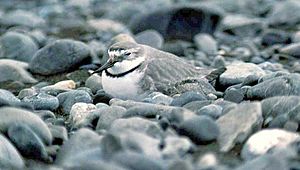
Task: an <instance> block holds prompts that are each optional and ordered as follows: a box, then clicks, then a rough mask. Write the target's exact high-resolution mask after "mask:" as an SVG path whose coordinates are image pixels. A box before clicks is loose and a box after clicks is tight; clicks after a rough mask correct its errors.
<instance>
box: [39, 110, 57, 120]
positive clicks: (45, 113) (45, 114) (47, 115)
mask: <svg viewBox="0 0 300 170" xmlns="http://www.w3.org/2000/svg"><path fill="white" fill-rule="evenodd" d="M34 113H35V114H36V115H38V116H39V117H40V118H41V119H42V120H44V121H45V120H47V119H56V116H55V114H54V113H53V112H52V111H50V110H37V111H35V112H34Z"/></svg>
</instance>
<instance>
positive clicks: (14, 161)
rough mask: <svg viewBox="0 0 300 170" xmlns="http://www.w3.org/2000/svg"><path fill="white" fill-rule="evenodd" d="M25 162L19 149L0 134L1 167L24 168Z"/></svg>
mask: <svg viewBox="0 0 300 170" xmlns="http://www.w3.org/2000/svg"><path fill="white" fill-rule="evenodd" d="M24 167H25V163H24V161H23V159H22V157H21V155H20V154H19V152H18V151H17V149H16V148H15V147H14V146H13V145H12V144H11V143H10V142H9V140H8V139H7V138H6V137H4V136H3V135H2V134H0V168H1V169H24Z"/></svg>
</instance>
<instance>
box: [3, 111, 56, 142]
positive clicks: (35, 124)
mask: <svg viewBox="0 0 300 170" xmlns="http://www.w3.org/2000/svg"><path fill="white" fill-rule="evenodd" d="M13 123H23V124H26V125H28V126H29V127H30V128H31V129H32V130H33V131H34V132H35V133H36V134H37V135H38V136H39V137H40V138H41V139H42V140H43V142H44V143H45V144H47V145H49V144H51V143H52V135H51V132H50V130H49V128H48V126H47V125H46V123H45V122H43V120H42V119H41V118H40V117H39V116H37V115H36V114H34V113H32V112H30V111H27V110H23V109H19V108H13V107H1V108H0V131H1V132H2V133H6V132H7V130H8V128H9V127H10V126H11V125H12V124H13Z"/></svg>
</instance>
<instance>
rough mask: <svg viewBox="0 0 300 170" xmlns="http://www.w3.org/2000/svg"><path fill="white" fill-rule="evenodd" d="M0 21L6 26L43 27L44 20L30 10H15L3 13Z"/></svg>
mask: <svg viewBox="0 0 300 170" xmlns="http://www.w3.org/2000/svg"><path fill="white" fill-rule="evenodd" d="M0 23H1V24H2V25H6V26H25V27H30V28H36V27H43V26H45V24H46V22H45V20H44V19H42V18H40V17H38V16H37V15H35V14H34V13H32V12H30V11H24V10H16V11H12V12H9V13H7V14H5V15H4V16H3V17H2V18H1V20H0Z"/></svg>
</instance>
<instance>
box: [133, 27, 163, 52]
mask: <svg viewBox="0 0 300 170" xmlns="http://www.w3.org/2000/svg"><path fill="white" fill-rule="evenodd" d="M135 40H136V42H137V43H139V44H144V45H148V46H150V47H153V48H156V49H161V48H162V46H163V44H164V38H163V37H162V35H161V34H160V33H159V32H157V31H155V30H146V31H143V32H140V33H138V34H136V35H135Z"/></svg>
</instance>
